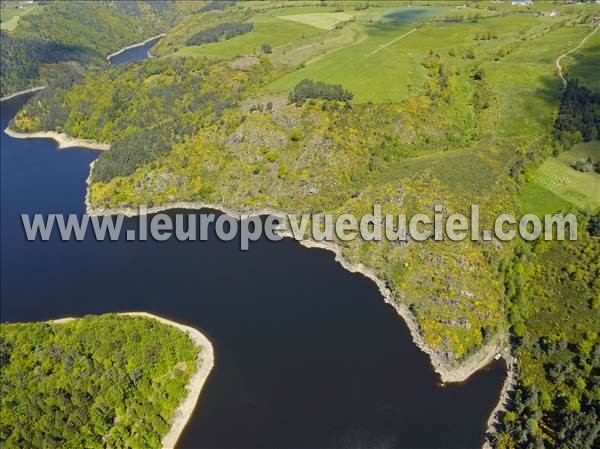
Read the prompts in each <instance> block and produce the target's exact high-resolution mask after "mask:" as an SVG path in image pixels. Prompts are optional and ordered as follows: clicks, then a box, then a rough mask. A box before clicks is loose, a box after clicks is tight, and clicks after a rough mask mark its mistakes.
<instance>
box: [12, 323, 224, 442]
mask: <svg viewBox="0 0 600 449" xmlns="http://www.w3.org/2000/svg"><path fill="white" fill-rule="evenodd" d="M212 364H213V354H212V346H211V345H210V343H209V342H208V340H206V339H205V338H204V337H203V336H202V334H200V333H199V332H197V331H195V330H193V329H189V328H186V327H185V326H181V325H179V324H178V323H174V322H170V321H167V320H164V319H162V318H160V317H155V316H153V315H149V314H135V313H133V314H108V315H100V316H86V317H83V318H75V319H62V320H57V321H48V322H40V323H11V324H6V323H2V324H0V381H1V382H2V396H1V402H2V404H1V407H0V414H1V419H0V440H1V441H2V442H3V447H6V448H7V449H8V448H28V447H30V448H37V447H47V448H54V447H55V448H65V447H73V448H80V447H90V448H92V447H98V448H101V447H132V448H135V447H139V448H161V447H172V446H173V445H174V444H175V442H176V440H177V437H178V436H179V434H180V433H181V431H182V429H183V426H184V425H185V423H186V422H187V419H188V418H189V415H190V414H191V412H192V410H193V407H194V405H195V403H196V400H197V398H198V395H199V393H200V389H201V388H202V385H203V383H204V381H205V379H206V377H207V376H208V373H209V372H210V369H211V368H212Z"/></svg>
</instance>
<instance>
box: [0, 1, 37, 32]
mask: <svg viewBox="0 0 600 449" xmlns="http://www.w3.org/2000/svg"><path fill="white" fill-rule="evenodd" d="M39 8H40V6H39V5H37V4H32V5H29V4H23V5H19V6H3V7H2V8H0V29H1V30H4V31H14V30H15V29H16V28H17V25H18V24H19V20H20V18H21V17H22V16H24V15H25V14H30V13H32V12H34V11H36V10H38V9H39Z"/></svg>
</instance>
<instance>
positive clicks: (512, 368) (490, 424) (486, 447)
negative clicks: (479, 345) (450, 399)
mask: <svg viewBox="0 0 600 449" xmlns="http://www.w3.org/2000/svg"><path fill="white" fill-rule="evenodd" d="M503 355H504V358H505V359H506V367H507V369H506V379H504V384H502V389H501V390H500V397H499V399H498V403H497V404H496V406H495V407H494V410H492V413H490V416H489V418H488V420H487V429H486V431H485V436H486V438H485V441H484V443H483V447H482V449H493V448H492V445H491V444H490V442H489V436H490V435H493V434H494V433H496V427H497V425H498V424H499V423H500V418H501V414H502V413H503V412H505V411H506V410H507V407H508V405H509V400H510V397H511V394H512V392H513V390H514V389H515V387H516V386H517V359H516V358H514V357H513V356H512V354H511V353H510V351H509V349H508V348H506V349H505V350H504V351H503Z"/></svg>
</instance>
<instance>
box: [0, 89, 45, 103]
mask: <svg viewBox="0 0 600 449" xmlns="http://www.w3.org/2000/svg"><path fill="white" fill-rule="evenodd" d="M45 88H46V86H38V87H32V88H31V89H25V90H21V91H19V92H15V93H14V94H10V95H7V96H6V97H2V98H0V101H4V100H10V99H11V98H15V97H19V96H21V95H25V94H30V93H33V92H37V91H38V90H42V89H45Z"/></svg>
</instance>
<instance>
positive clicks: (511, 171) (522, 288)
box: [10, 2, 600, 448]
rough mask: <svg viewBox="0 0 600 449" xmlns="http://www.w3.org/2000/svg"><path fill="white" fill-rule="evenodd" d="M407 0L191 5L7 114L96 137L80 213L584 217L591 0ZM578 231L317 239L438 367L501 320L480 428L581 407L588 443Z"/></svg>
mask: <svg viewBox="0 0 600 449" xmlns="http://www.w3.org/2000/svg"><path fill="white" fill-rule="evenodd" d="M414 3H415V5H414V6H407V5H406V4H396V3H393V2H383V3H376V4H373V5H366V6H365V5H364V4H354V3H352V4H350V3H347V4H342V5H341V6H340V5H327V4H325V5H322V6H312V5H311V6H308V5H302V6H299V5H280V4H269V3H258V4H254V3H251V4H236V5H230V4H228V5H225V6H224V7H209V8H203V9H202V10H198V11H195V12H194V13H193V14H189V15H187V16H186V17H185V18H183V19H182V21H181V22H180V23H179V24H177V25H176V26H174V27H173V29H172V30H171V31H169V32H168V33H167V35H166V36H165V38H163V39H162V40H161V42H160V43H159V44H157V46H156V47H155V50H153V53H154V54H155V55H156V56H157V58H155V59H153V60H149V61H145V62H141V63H135V64H131V65H128V66H126V67H109V68H105V69H104V70H96V71H90V72H86V73H85V74H83V75H69V76H64V75H63V76H61V77H57V81H56V83H55V84H54V85H52V86H50V87H49V88H48V89H47V90H46V91H44V92H40V93H38V94H37V95H36V96H35V97H33V99H32V100H31V101H30V102H29V103H27V104H26V105H25V106H24V107H23V108H22V110H21V111H20V112H19V113H18V114H17V116H16V117H15V119H14V120H13V122H12V123H11V125H10V126H11V128H12V129H14V130H16V131H20V132H36V131H41V130H56V131H59V132H66V133H67V134H70V135H72V136H74V137H77V138H92V139H96V140H100V141H105V142H108V143H110V144H111V148H112V149H111V150H110V151H108V152H105V153H103V154H102V155H101V156H100V157H99V159H98V161H97V163H96V164H95V166H94V168H93V171H92V173H91V178H90V180H91V183H90V186H89V196H88V204H87V206H88V212H89V213H92V214H108V213H114V212H123V211H125V212H127V213H135V208H136V207H138V206H140V205H147V206H154V207H156V208H158V209H161V208H168V207H169V205H172V204H178V203H186V204H189V205H195V206H197V207H202V206H205V205H211V206H213V207H218V208H221V209H223V210H232V211H237V212H245V213H257V212H264V211H275V212H281V213H285V212H293V213H298V214H300V213H326V212H329V213H333V214H334V215H341V214H351V215H354V216H362V215H364V214H365V213H369V212H372V211H373V205H375V204H378V205H381V207H382V209H383V211H384V213H386V214H396V215H397V214H407V215H409V216H410V215H412V214H414V213H417V212H427V211H432V210H433V208H434V205H436V204H437V205H441V206H442V209H443V213H444V215H445V216H448V215H450V214H452V213H462V214H465V215H466V216H470V214H471V210H470V205H472V204H476V205H479V208H480V211H481V212H480V214H481V217H480V221H481V227H482V228H485V227H488V228H490V227H491V225H492V223H493V220H494V218H495V217H496V216H497V215H498V214H500V213H514V214H516V213H517V212H521V213H536V214H541V213H554V212H558V211H561V210H562V211H568V212H574V213H577V214H579V216H580V217H582V218H581V220H580V222H581V223H587V222H588V220H590V222H593V219H590V217H591V216H592V215H593V214H594V212H595V211H596V210H597V209H598V208H600V202H599V198H598V195H595V193H596V192H594V189H597V188H598V186H599V184H598V182H599V179H600V175H599V174H598V173H597V172H594V171H593V170H591V169H590V170H587V169H586V170H587V171H585V172H582V171H581V170H577V169H576V168H573V164H574V163H575V162H577V160H579V159H581V160H580V161H579V162H580V164H579V166H583V165H585V164H587V165H585V166H586V167H588V166H590V167H592V166H594V164H596V163H597V161H598V157H597V152H598V142H597V140H598V126H599V124H600V115H599V111H600V109H599V108H598V105H599V104H600V103H599V99H600V96H599V93H598V91H597V90H596V88H597V83H596V80H595V76H594V72H593V70H591V69H590V67H589V65H588V64H589V61H592V66H593V65H594V64H595V61H597V60H598V59H600V46H599V45H598V44H599V42H600V41H599V39H600V33H595V34H592V33H593V31H594V25H593V23H592V17H593V16H594V15H597V14H598V13H599V12H600V7H599V6H598V5H588V4H586V5H554V4H553V3H551V2H548V3H544V2H535V4H536V6H535V7H526V8H522V7H512V6H511V5H510V4H509V3H502V4H497V3H496V2H480V3H471V4H469V5H466V6H464V7H463V5H462V2H461V3H460V5H459V4H454V3H448V4H442V2H437V3H436V4H435V5H434V6H432V7H429V6H427V5H426V3H425V2H414ZM213 6H214V5H213ZM550 10H552V11H553V12H554V13H555V14H550V13H549V11H550ZM554 10H555V11H554ZM588 37H589V38H588ZM586 38H588V39H587V40H586ZM582 43H583V44H582ZM580 44H581V49H580V53H579V52H573V53H570V54H568V56H566V57H565V58H564V66H561V71H564V74H565V76H566V79H568V80H569V82H568V83H567V85H566V86H564V85H563V82H562V80H561V78H560V77H559V76H558V73H557V71H556V67H557V66H556V64H557V58H559V56H560V55H563V54H566V52H568V51H569V50H570V49H573V48H576V47H578V46H579V45H580ZM579 78H580V81H578V79H579ZM588 158H589V162H587V159H588ZM583 227H585V225H582V228H583ZM580 231H581V233H582V235H583V237H582V238H581V240H580V241H579V242H575V243H574V242H567V243H565V242H553V243H551V244H548V245H547V246H545V243H544V242H542V243H540V244H538V245H535V244H529V243H524V242H516V241H514V242H500V241H498V240H493V241H483V240H478V239H466V240H464V241H462V242H460V243H456V242H450V241H434V240H433V239H431V238H430V239H427V240H426V241H424V242H416V241H413V240H409V241H408V242H398V241H389V240H385V239H384V240H383V241H380V242H375V241H365V240H361V239H354V240H351V241H342V240H335V241H334V242H333V248H334V249H336V251H338V252H339V254H340V255H341V257H342V259H343V261H344V264H345V266H351V267H360V270H361V271H363V272H367V273H369V274H372V275H373V277H375V278H376V279H378V280H379V281H380V283H379V284H380V288H381V289H382V291H383V292H388V291H389V298H388V299H389V300H390V302H391V303H392V305H393V306H394V307H395V308H396V310H397V311H398V312H399V313H400V314H401V315H402V316H403V317H404V318H405V319H406V320H407V322H408V324H409V327H410V328H411V330H412V332H413V338H414V340H415V342H416V343H417V344H418V345H419V346H420V347H421V348H422V349H423V350H425V351H426V352H427V353H428V354H429V355H430V356H431V360H432V362H433V364H434V366H435V368H436V370H437V371H438V372H440V373H441V374H442V377H443V379H444V380H463V379H464V378H466V377H468V375H469V374H471V373H472V372H473V371H474V370H476V369H477V368H479V367H480V365H481V359H482V358H483V359H486V360H487V359H489V358H491V356H493V355H494V354H495V353H496V352H498V348H499V347H500V346H501V345H502V343H503V342H504V341H505V338H506V336H507V335H510V341H509V342H510V344H511V347H512V350H513V353H514V355H515V356H516V358H517V361H518V362H517V363H518V366H519V369H518V374H517V380H516V382H517V384H518V388H517V392H516V393H514V394H513V396H512V399H513V401H514V404H512V406H511V407H512V408H511V409H510V412H509V413H506V414H505V415H504V418H503V419H502V420H501V432H500V433H499V434H498V436H497V439H496V440H494V444H495V445H496V447H499V448H512V447H515V448H516V447H525V446H522V443H523V444H524V442H525V441H527V442H528V444H529V443H530V444H531V445H532V446H531V447H540V446H539V445H540V443H539V442H540V441H545V442H546V444H547V447H556V448H559V447H561V448H562V447H569V446H565V445H562V443H563V442H564V441H565V439H567V440H568V438H567V437H566V436H565V435H572V434H573V432H575V430H573V426H574V424H573V422H574V421H577V420H579V419H581V420H583V421H585V424H583V425H582V426H581V428H580V429H577V430H576V431H577V432H579V433H578V434H577V435H578V438H580V439H581V441H584V443H582V444H583V445H582V446H581V447H586V446H585V444H587V442H588V441H592V440H593V438H594V436H595V435H596V434H597V432H598V427H597V423H596V422H595V421H593V420H592V418H590V416H592V415H594V408H593V407H594V406H593V403H594V400H596V401H597V388H598V387H597V385H596V383H597V370H598V360H597V357H595V354H596V352H597V348H598V342H597V335H596V334H595V333H594V331H593V325H594V324H595V323H597V321H598V317H597V314H596V309H597V308H596V307H593V306H592V305H593V304H595V300H594V298H595V296H597V294H598V285H597V281H596V279H597V272H596V271H597V257H595V254H597V243H598V236H597V234H595V233H594V232H587V231H585V230H584V229H580ZM557 277H558V279H557ZM580 293H581V295H579V294H580ZM578 295H579V296H578ZM535 301H538V302H537V303H536V302H535ZM561 301H569V302H568V303H567V304H565V303H561ZM590 301H591V302H590ZM588 303H589V305H588ZM537 304H542V305H541V306H540V307H537ZM588 306H589V307H588ZM586 307H588V308H589V309H590V310H591V312H590V313H592V314H593V315H589V316H588V315H587V312H589V311H588V309H587V308H586ZM565 316H567V317H568V320H565V321H564V322H561V323H558V324H557V321H558V320H559V319H560V318H561V317H565ZM590 316H591V318H590ZM552 326H555V328H552ZM559 341H563V342H564V343H560V342H559ZM582 341H583V342H584V343H581V342H582ZM569 344H570V345H571V346H573V345H579V344H583V345H584V346H585V348H584V349H583V350H579V349H577V350H575V349H574V348H572V347H571V346H569ZM554 346H557V347H558V348H559V350H557V351H558V352H557V351H554V349H552V348H554ZM567 346H568V347H567ZM548 348H550V349H548ZM540 351H541V352H540ZM581 351H583V352H581ZM542 352H543V354H542ZM559 353H560V354H559ZM556 354H558V355H560V359H556V361H555V362H553V363H555V364H556V368H551V367H549V366H548V365H547V363H546V362H549V361H550V359H551V358H552V357H554V355H556ZM576 354H577V355H576ZM558 355H557V357H558ZM461 369H463V371H461ZM571 369H573V370H575V371H573V372H574V374H573V375H571V374H567V373H566V372H567V371H568V370H571ZM555 371H556V372H559V374H560V375H559V374H557V375H556V376H555V375H554V374H553V373H554V372H555ZM457 372H461V373H462V375H457V374H456V373H457ZM465 372H466V375H465V374H464V373H465ZM561 376H562V377H561ZM544 379H548V380H547V381H546V380H544ZM579 379H581V380H579ZM582 382H583V383H582ZM586 388H588V389H589V392H586V391H585V390H586ZM524 392H525V393H524ZM534 392H535V393H534ZM546 396H548V397H549V399H547V398H546ZM531 397H535V398H536V399H535V401H534V400H533V399H531V401H529V399H527V398H531ZM542 397H544V399H543V405H541V404H540V402H541V401H542V399H541V398H542ZM523 401H529V402H527V403H526V404H525V405H524V406H522V404H521V402H523ZM577 404H578V405H577ZM509 408H510V407H509ZM511 413H512V414H511ZM587 420H590V421H589V422H588V421H587ZM583 421H582V422H583ZM525 428H526V429H527V430H523V429H525ZM565 444H566V443H565ZM535 445H537V446H535ZM588 446H589V447H591V446H590V445H588Z"/></svg>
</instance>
